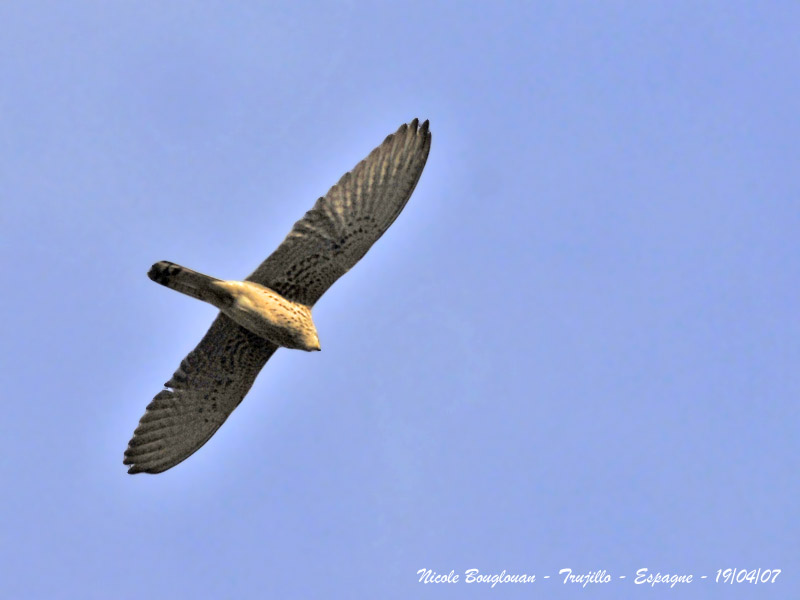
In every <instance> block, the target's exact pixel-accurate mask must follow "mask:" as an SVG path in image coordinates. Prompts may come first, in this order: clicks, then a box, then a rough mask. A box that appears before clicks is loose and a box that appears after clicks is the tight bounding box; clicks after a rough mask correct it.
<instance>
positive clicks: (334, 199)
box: [247, 119, 431, 306]
mask: <svg viewBox="0 0 800 600" xmlns="http://www.w3.org/2000/svg"><path fill="white" fill-rule="evenodd" d="M430 148H431V134H430V132H429V131H428V121H425V122H424V123H423V124H422V126H418V121H417V119H414V120H413V121H412V122H411V123H410V124H408V125H403V126H401V127H400V129H398V130H397V132H396V133H393V134H392V135H390V136H388V137H387V138H386V140H385V141H384V142H383V144H381V145H380V146H378V147H377V148H375V150H373V151H372V152H371V153H370V155H369V156H368V157H367V158H365V159H364V160H362V161H361V162H360V163H358V165H356V167H355V168H354V169H353V170H352V171H350V172H349V173H345V174H344V175H343V176H342V178H341V179H340V180H339V182H338V183H337V184H336V185H334V186H333V187H332V188H331V189H330V190H329V191H328V193H327V194H326V195H325V196H324V197H322V198H320V199H319V200H317V202H316V204H314V207H313V208H312V209H311V210H310V211H308V212H307V213H306V214H305V216H304V217H303V218H302V219H300V220H299V221H298V222H297V223H295V225H294V227H293V228H292V230H291V231H290V232H289V235H288V236H286V239H285V240H284V241H283V243H281V245H280V246H278V248H277V249H276V250H275V252H273V253H272V254H271V255H270V256H269V258H267V260H265V261H264V262H263V263H261V265H259V267H258V268H257V269H256V270H255V271H254V272H253V273H252V274H251V275H250V276H249V277H248V278H247V279H249V280H250V281H255V282H256V283H260V284H261V285H264V286H266V287H268V288H271V289H273V290H275V291H276V292H278V293H279V294H281V295H282V296H284V297H286V298H288V299H289V300H292V301H294V302H300V303H302V304H305V305H307V306H313V305H314V303H315V302H316V301H317V300H319V298H320V296H322V294H323V293H325V291H326V290H327V289H328V288H329V287H330V286H331V285H332V284H333V282H335V281H336V280H337V279H339V277H341V276H342V275H343V274H344V273H346V272H347V271H348V270H349V269H350V268H351V267H352V266H353V265H355V264H356V263H357V262H358V261H359V259H360V258H361V257H362V256H364V254H366V252H367V250H369V249H370V247H371V246H372V244H374V243H375V242H376V241H377V240H378V238H379V237H381V236H382V235H383V233H384V232H385V231H386V230H387V229H388V228H389V226H390V225H391V224H392V223H393V222H394V220H395V219H396V218H397V215H399V214H400V211H401V210H403V207H404V206H405V205H406V202H408V199H409V198H410V197H411V193H412V192H413V191H414V188H415V187H416V185H417V181H419V178H420V175H422V169H423V167H424V166H425V161H426V160H427V159H428V152H429V151H430Z"/></svg>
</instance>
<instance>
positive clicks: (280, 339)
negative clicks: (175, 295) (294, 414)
mask: <svg viewBox="0 0 800 600" xmlns="http://www.w3.org/2000/svg"><path fill="white" fill-rule="evenodd" d="M430 147H431V133H430V131H429V130H428V121H425V122H424V123H423V124H422V125H421V126H420V125H419V122H418V121H417V119H414V120H413V121H412V122H411V123H409V124H407V125H403V126H401V127H400V129H398V130H397V132H395V133H393V134H392V135H390V136H389V137H387V138H386V140H385V141H384V142H383V143H382V144H381V145H380V146H378V147H377V148H375V149H374V150H373V151H372V152H371V153H370V154H369V156H367V158H365V159H364V160H362V161H361V162H360V163H359V164H358V165H356V167H355V168H354V169H353V170H352V171H350V172H349V173H345V175H344V176H343V177H342V178H341V179H340V180H339V182H338V183H337V184H336V185H334V186H333V187H332V188H331V189H330V190H329V191H328V193H327V194H326V195H325V196H324V197H322V198H320V199H319V200H317V202H316V204H314V207H313V208H312V209H311V210H310V211H308V212H307V213H306V214H305V216H304V217H303V218H302V219H300V220H299V221H298V222H297V223H295V225H294V227H293V228H292V230H291V231H290V232H289V235H288V236H286V239H285V240H284V241H283V242H282V243H281V245H280V246H278V248H277V249H276V250H275V251H274V252H273V253H272V254H271V255H270V256H269V258H267V259H266V260H265V261H264V262H262V263H261V264H260V265H259V267H258V268H257V269H256V270H255V271H254V272H253V273H252V274H251V275H250V276H249V277H247V279H245V280H244V281H221V280H219V279H214V278H213V277H209V276H208V275H203V274H201V273H197V272H195V271H192V270H190V269H187V268H185V267H181V266H179V265H176V264H173V263H170V262H166V261H162V262H159V263H156V264H155V265H153V267H152V268H151V269H150V272H149V273H148V276H149V277H150V279H152V280H153V281H156V282H158V283H160V284H162V285H165V286H167V287H169V288H172V289H174V290H176V291H179V292H181V293H184V294H187V295H189V296H192V297H193V298H198V299H200V300H203V301H205V302H209V303H211V304H213V305H214V306H216V307H217V308H219V309H220V314H219V315H218V316H217V318H216V319H215V320H214V322H213V323H212V325H211V328H210V329H209V330H208V332H207V333H206V335H205V337H203V339H202V340H201V341H200V343H199V344H198V345H197V347H196V348H195V349H194V350H192V351H191V352H190V353H189V355H188V356H187V357H186V358H184V359H183V361H181V365H180V367H178V370H177V371H175V374H174V375H173V376H172V379H170V380H169V381H168V382H167V383H166V384H164V385H165V388H166V389H163V390H161V391H160V392H159V393H158V394H156V396H155V398H154V399H153V401H152V402H151V403H150V404H149V405H148V406H147V411H146V412H145V414H144V416H143V417H142V418H141V420H140V421H139V426H138V427H137V428H136V431H134V433H133V438H132V439H131V441H130V442H129V443H128V449H127V450H126V451H125V459H124V461H123V462H124V463H125V464H126V465H130V468H129V469H128V473H142V472H144V473H161V472H162V471H166V470H167V469H169V468H171V467H174V466H175V465H177V464H178V463H179V462H181V461H182V460H184V459H186V458H187V457H189V456H190V455H191V454H192V453H194V452H195V451H196V450H197V449H198V448H200V447H201V446H202V445H203V444H205V443H206V442H207V441H208V439H209V438H210V437H211V436H212V435H213V434H214V432H215V431H216V430H217V429H219V427H220V425H222V424H223V423H224V422H225V419H227V418H228V416H229V415H230V414H231V412H233V409H234V408H236V407H237V406H238V405H239V403H240V402H241V401H242V399H243V398H244V397H245V395H246V394H247V392H248V390H249V389H250V387H251V386H252V385H253V381H255V378H256V376H257V375H258V373H259V371H260V370H261V368H262V367H263V366H264V364H265V363H266V362H267V360H269V358H270V356H272V354H273V353H274V352H275V350H277V349H278V348H279V347H280V346H283V347H285V348H296V349H300V350H308V351H311V350H319V349H320V345H319V338H318V337H317V330H316V327H315V326H314V323H313V321H312V320H311V308H312V307H313V306H314V304H315V303H316V301H317V300H319V298H320V296H322V294H323V293H325V290H327V289H328V288H329V287H330V286H331V285H332V284H333V282H334V281H336V280H337V279H339V277H341V276H342V275H344V274H345V273H346V272H347V271H348V270H349V269H350V268H351V267H352V266H353V265H355V264H356V263H357V262H358V261H359V259H360V258H361V257H362V256H364V254H366V252H367V250H369V249H370V247H371V246H372V244H374V243H375V241H376V240H377V239H378V238H379V237H381V235H383V233H384V232H385V231H386V230H387V229H388V228H389V226H390V225H391V224H392V223H393V222H394V220H395V219H396V218H397V215H399V214H400V211H402V210H403V207H404V206H405V205H406V202H408V199H409V198H410V197H411V193H412V192H413V191H414V188H415V187H416V185H417V181H419V178H420V175H421V174H422V169H423V168H424V166H425V162H426V160H427V158H428V152H429V151H430Z"/></svg>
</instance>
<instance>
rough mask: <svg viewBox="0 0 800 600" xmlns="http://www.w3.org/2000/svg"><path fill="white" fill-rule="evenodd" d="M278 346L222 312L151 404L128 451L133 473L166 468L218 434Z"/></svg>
mask: <svg viewBox="0 0 800 600" xmlns="http://www.w3.org/2000/svg"><path fill="white" fill-rule="evenodd" d="M277 348H278V347H277V346H276V345H275V344H272V343H270V342H268V341H266V340H264V339H262V338H260V337H258V336H257V335H255V334H253V333H250V332H249V331H247V330H246V329H244V328H243V327H240V326H239V325H237V324H236V323H234V322H233V321H232V320H231V319H229V318H228V317H226V316H225V315H223V314H222V313H220V314H219V316H217V318H216V320H215V321H214V323H212V325H211V327H210V329H209V330H208V332H207V333H206V335H205V337H203V339H202V340H201V341H200V343H199V344H198V345H197V347H196V348H195V349H194V350H192V351H191V352H190V353H189V355H188V356H187V357H186V358H184V359H183V361H181V365H180V367H178V370H177V371H175V374H174V375H173V376H172V379H170V380H169V381H168V382H167V383H165V384H164V385H165V387H166V389H164V390H161V391H160V392H159V393H158V394H156V397H155V398H153V401H152V402H151V403H150V404H149V405H148V406H147V411H146V412H145V414H144V416H143V417H142V418H141V420H140V421H139V426H138V427H137V428H136V431H134V432H133V438H132V439H131V441H130V442H129V443H128V449H127V450H126V451H125V460H124V461H123V462H124V463H125V464H126V465H129V466H130V468H129V469H128V473H131V474H133V473H161V472H162V471H166V470H167V469H169V468H171V467H174V466H175V465H177V464H178V463H179V462H181V461H183V460H185V459H186V458H188V457H189V456H191V455H192V454H193V453H194V452H195V451H196V450H197V449H199V448H200V447H201V446H202V445H203V444H205V443H206V442H207V441H208V439H209V438H210V437H211V436H212V435H214V432H215V431H216V430H217V429H219V427H220V425H222V424H223V423H224V422H225V419H227V418H228V415H230V414H231V413H232V412H233V409H234V408H236V407H237V406H238V405H239V403H240V402H241V401H242V399H243V398H244V397H245V394H247V392H248V391H249V390H250V387H251V386H252V385H253V382H254V381H255V378H256V375H258V373H259V371H261V368H262V367H263V366H264V364H265V363H266V362H267V360H269V357H270V356H272V354H273V353H274V352H275V350H276V349H277Z"/></svg>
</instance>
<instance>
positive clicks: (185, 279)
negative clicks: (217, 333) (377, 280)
mask: <svg viewBox="0 0 800 600" xmlns="http://www.w3.org/2000/svg"><path fill="white" fill-rule="evenodd" d="M147 275H148V277H150V279H152V280H153V281H155V282H156V283H160V284H161V285H164V286H166V287H168V288H171V289H173V290H175V291H178V292H181V293H183V294H186V295H187V296H192V297H193V298H197V299H198V300H203V301H204V302H208V303H209V304H212V305H214V306H216V307H217V308H218V309H220V311H222V314H224V315H227V316H228V317H230V319H231V320H232V321H233V322H234V323H236V324H238V325H241V326H242V327H244V328H245V329H247V330H248V331H250V332H252V333H254V334H256V335H257V336H258V337H260V338H263V339H265V340H267V341H268V342H272V343H273V344H275V345H276V346H282V347H284V348H291V349H293V350H306V351H308V352H310V351H312V350H319V349H320V346H319V337H318V335H317V328H316V327H315V326H314V321H312V319H311V308H309V307H308V306H305V305H303V304H300V303H299V302H292V301H291V300H288V299H287V298H284V297H283V296H281V295H280V294H279V293H278V292H276V291H274V290H271V289H269V288H268V287H264V286H263V285H259V284H257V283H254V282H252V281H222V280H220V279H214V278H213V277H209V276H208V275H203V274H202V273H198V272H197V271H192V270H191V269H187V268H186V267H182V266H180V265H176V264H175V263H171V262H167V261H166V260H162V261H161V262H158V263H156V264H154V265H153V266H152V267H151V269H150V272H149V273H148V274H147Z"/></svg>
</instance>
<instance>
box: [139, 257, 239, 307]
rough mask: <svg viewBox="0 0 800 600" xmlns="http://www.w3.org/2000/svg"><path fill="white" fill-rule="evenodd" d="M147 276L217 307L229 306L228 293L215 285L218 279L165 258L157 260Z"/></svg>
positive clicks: (229, 297) (229, 298) (230, 300)
mask: <svg viewBox="0 0 800 600" xmlns="http://www.w3.org/2000/svg"><path fill="white" fill-rule="evenodd" d="M147 276H148V277H149V278H150V279H152V280H153V281H155V282H156V283H160V284H161V285H164V286H166V287H168V288H170V289H173V290H175V291H176V292H180V293H181V294H186V295H187V296H191V297H192V298H197V299H198V300H202V301H203V302H208V303H209V304H213V305H214V306H216V307H217V308H222V307H223V306H229V305H230V303H231V302H232V298H231V296H230V293H229V292H227V291H226V290H225V289H224V288H223V287H221V286H217V285H215V284H217V283H221V281H220V280H219V279H214V278H213V277H209V276H208V275H203V274H202V273H198V272H197V271H192V270H191V269H187V268H186V267H182V266H180V265H176V264H175V263H171V262H169V261H166V260H162V261H161V262H157V263H156V264H154V265H153V266H152V267H150V271H149V272H148V273H147Z"/></svg>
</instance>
